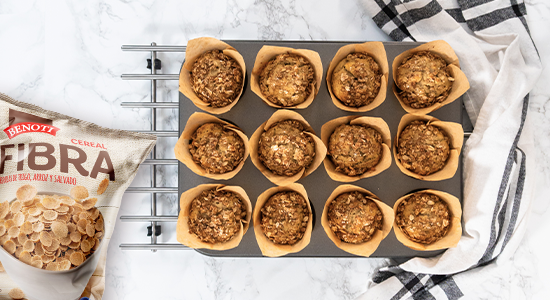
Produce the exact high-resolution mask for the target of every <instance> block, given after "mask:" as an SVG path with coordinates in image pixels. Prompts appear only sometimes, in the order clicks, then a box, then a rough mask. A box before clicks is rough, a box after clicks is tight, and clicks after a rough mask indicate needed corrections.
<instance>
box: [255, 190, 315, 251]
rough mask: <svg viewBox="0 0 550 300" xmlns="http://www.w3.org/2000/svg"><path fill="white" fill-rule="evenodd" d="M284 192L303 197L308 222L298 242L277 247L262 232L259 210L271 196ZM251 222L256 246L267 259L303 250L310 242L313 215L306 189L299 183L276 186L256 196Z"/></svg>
mask: <svg viewBox="0 0 550 300" xmlns="http://www.w3.org/2000/svg"><path fill="white" fill-rule="evenodd" d="M284 191H294V192H297V193H299V194H300V195H302V196H303V197H304V199H305V200H306V203H307V208H308V209H309V220H308V221H307V226H306V232H305V233H304V236H303V237H302V239H301V240H300V241H298V242H297V243H296V244H294V245H278V244H275V243H273V242H272V241H271V240H270V239H268V238H267V237H266V236H265V234H264V232H263V231H262V225H261V217H262V214H261V209H262V207H263V206H264V204H265V203H266V202H267V200H269V198H270V197H271V196H273V195H274V194H276V193H278V192H284ZM252 220H253V222H254V234H255V235H256V241H258V246H260V250H261V251H262V255H264V256H268V257H278V256H283V255H286V254H289V253H296V252H300V251H301V250H302V249H304V248H305V247H306V246H307V245H308V244H309V242H310V240H311V231H312V230H313V213H312V210H311V204H310V203H309V198H308V197H307V192H306V189H305V188H304V186H303V185H301V184H299V183H291V184H289V185H287V186H276V187H272V188H270V189H268V190H266V191H265V192H263V193H262V194H260V196H258V200H257V201H256V206H255V207H254V213H253V214H252Z"/></svg>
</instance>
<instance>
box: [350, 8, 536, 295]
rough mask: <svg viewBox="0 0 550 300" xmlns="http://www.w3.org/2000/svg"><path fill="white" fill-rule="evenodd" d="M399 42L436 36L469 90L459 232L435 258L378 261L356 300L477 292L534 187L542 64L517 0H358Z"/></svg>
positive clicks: (519, 231) (511, 238) (521, 226)
mask: <svg viewBox="0 0 550 300" xmlns="http://www.w3.org/2000/svg"><path fill="white" fill-rule="evenodd" d="M362 1H363V4H364V6H365V8H366V10H367V11H368V12H369V13H370V14H371V16H372V18H373V20H374V21H375V23H376V24H377V25H378V26H379V27H380V28H381V29H382V30H383V31H385V32H386V33H387V34H388V35H389V36H390V37H392V38H393V39H395V40H398V41H432V40H439V39H443V40H445V41H447V42H448V43H449V44H450V45H451V46H452V47H453V49H454V50H455V52H456V53H457V55H458V57H459V59H460V65H461V68H462V70H463V71H464V73H465V74H466V76H467V77H468V79H469V81H470V85H471V88H470V90H469V91H468V92H467V93H466V94H465V96H464V104H465V106H466V109H467V111H468V115H469V116H470V119H471V120H472V122H473V123H474V125H475V130H474V132H473V134H472V135H471V137H470V138H469V139H468V140H467V142H466V145H465V148H464V152H463V154H464V194H463V195H464V204H463V221H464V224H463V229H464V232H463V236H462V238H461V240H460V242H459V243H458V246H457V247H456V248H451V249H449V250H447V251H446V252H444V253H443V254H442V255H439V256H437V257H434V258H429V259H423V258H414V259H412V260H409V261H408V262H405V263H403V264H401V265H399V266H389V267H385V268H382V269H380V270H379V271H378V272H377V273H376V274H375V275H374V277H373V279H372V281H373V282H372V283H370V284H369V285H370V286H369V288H368V290H367V292H366V293H365V294H363V295H362V296H360V297H359V299H410V298H412V299H458V298H460V297H462V296H464V295H467V296H469V297H475V294H474V293H475V292H474V290H473V289H474V288H475V287H477V286H478V285H480V284H484V282H486V281H487V280H490V278H491V277H490V275H489V276H488V274H491V272H493V274H494V272H498V269H497V270H496V271H495V269H496V268H497V267H498V266H499V263H500V262H502V261H505V260H509V259H510V257H511V256H512V255H513V253H514V252H515V250H516V248H517V246H518V244H519V243H520V242H521V240H522V237H523V234H524V232H525V227H526V221H525V216H526V214H527V213H528V211H529V206H530V202H531V198H532V197H533V189H534V178H535V175H536V174H535V175H534V172H536V170H535V166H534V155H535V153H534V146H533V132H532V128H531V126H530V124H529V118H527V111H528V104H529V94H528V93H529V91H530V90H531V89H532V88H533V86H534V84H535V82H536V81H537V78H538V77H539V75H540V72H541V69H542V67H541V63H540V58H539V56H538V53H537V50H536V48H535V45H534V44H533V42H532V40H531V38H530V35H529V28H528V27H527V22H526V20H525V18H526V10H525V4H524V3H523V2H522V1H521V0H494V1H491V0H458V1H457V0H439V1H436V0H413V1H406V0H362Z"/></svg>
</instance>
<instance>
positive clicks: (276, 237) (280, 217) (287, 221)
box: [261, 191, 311, 245]
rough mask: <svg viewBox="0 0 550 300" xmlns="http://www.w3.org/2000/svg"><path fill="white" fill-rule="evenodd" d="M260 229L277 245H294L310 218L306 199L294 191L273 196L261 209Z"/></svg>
mask: <svg viewBox="0 0 550 300" xmlns="http://www.w3.org/2000/svg"><path fill="white" fill-rule="evenodd" d="M261 214H262V215H261V228H262V232H263V233H264V234H265V236H266V237H267V238H268V239H269V240H271V241H272V242H273V243H275V244H278V245H294V244H296V243H297V242H298V241H300V240H301V239H302V238H303V237H304V234H305V232H306V228H307V224H308V221H309V219H310V218H311V212H310V211H309V209H308V206H307V203H306V199H304V197H303V196H302V195H300V194H299V193H297V192H295V191H285V192H279V193H276V194H274V195H273V196H271V197H270V198H269V200H268V201H267V202H266V203H265V204H264V205H263V207H262V208H261Z"/></svg>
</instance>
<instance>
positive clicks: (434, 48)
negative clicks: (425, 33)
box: [392, 40, 470, 115]
mask: <svg viewBox="0 0 550 300" xmlns="http://www.w3.org/2000/svg"><path fill="white" fill-rule="evenodd" d="M392 71H393V80H394V82H395V84H394V85H393V92H394V94H395V96H396V98H397V100H398V101H399V103H400V104H401V107H403V109H404V110H405V111H407V112H408V113H414V114H422V115H425V114H428V113H430V112H432V111H435V110H437V109H439V108H440V107H442V106H444V105H447V104H450V103H452V102H453V101H454V100H456V99H458V98H459V97H460V96H461V95H462V94H464V93H465V92H466V91H467V90H468V89H469V88H470V84H469V83H468V78H466V75H465V74H464V72H462V70H460V64H459V61H458V56H457V55H456V53H455V52H454V50H453V48H452V47H451V46H450V45H449V44H448V43H447V42H445V41H443V40H438V41H432V42H428V43H425V44H422V45H419V46H417V47H415V48H412V49H409V50H406V51H404V52H403V53H401V54H399V55H398V56H396V57H395V59H394V60H393V63H392Z"/></svg>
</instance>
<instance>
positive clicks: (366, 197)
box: [321, 184, 394, 257]
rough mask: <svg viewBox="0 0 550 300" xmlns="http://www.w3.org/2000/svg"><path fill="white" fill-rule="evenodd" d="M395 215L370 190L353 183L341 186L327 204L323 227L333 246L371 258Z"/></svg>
mask: <svg viewBox="0 0 550 300" xmlns="http://www.w3.org/2000/svg"><path fill="white" fill-rule="evenodd" d="M393 219H394V213H393V210H392V208H391V207H389V206H388V205H387V204H385V203H384V202H382V201H380V200H379V199H378V197H376V195H374V194H373V193H371V192H370V191H368V190H366V189H364V188H362V187H359V186H355V185H351V184H343V185H340V186H338V187H337V188H336V189H334V191H332V193H331V194H330V196H329V197H328V199H327V201H326V202H325V206H324V208H323V213H322V215H321V225H322V226H323V229H324V231H325V233H326V234H327V236H328V238H329V239H330V240H331V241H332V242H333V243H334V245H335V246H336V247H338V248H340V249H342V250H343V251H346V252H348V253H351V254H355V255H359V256H365V257H369V256H370V255H371V254H373V253H374V252H375V251H376V249H377V248H378V246H379V245H380V243H381V242H382V240H383V239H384V238H386V236H388V234H389V233H390V231H391V229H392V224H393V221H394V220H393Z"/></svg>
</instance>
